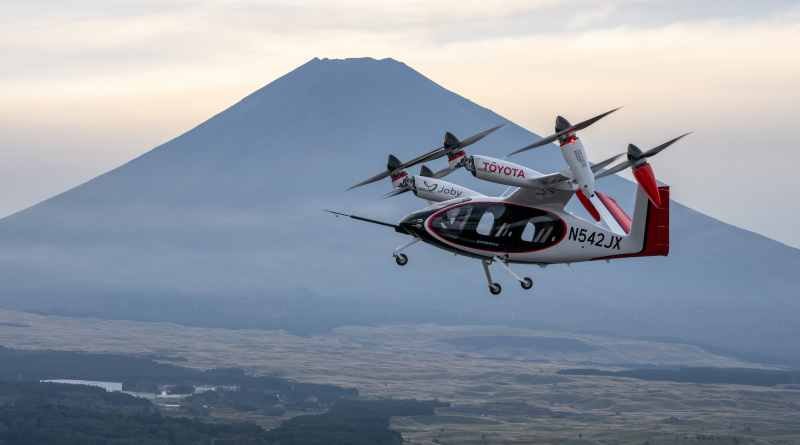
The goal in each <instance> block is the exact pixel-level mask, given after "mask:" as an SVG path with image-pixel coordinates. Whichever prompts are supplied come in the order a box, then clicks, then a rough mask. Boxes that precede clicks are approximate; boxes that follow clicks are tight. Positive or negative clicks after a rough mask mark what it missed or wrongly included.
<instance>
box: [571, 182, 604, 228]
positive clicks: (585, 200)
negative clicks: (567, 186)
mask: <svg viewBox="0 0 800 445" xmlns="http://www.w3.org/2000/svg"><path fill="white" fill-rule="evenodd" d="M575 194H576V195H577V196H578V201H580V202H581V204H583V207H584V208H585V209H586V211H587V212H589V214H590V215H592V218H594V220H595V221H600V212H598V211H597V209H596V208H595V207H594V204H592V201H589V198H587V197H586V195H584V194H583V190H581V189H578V191H577V192H575Z"/></svg>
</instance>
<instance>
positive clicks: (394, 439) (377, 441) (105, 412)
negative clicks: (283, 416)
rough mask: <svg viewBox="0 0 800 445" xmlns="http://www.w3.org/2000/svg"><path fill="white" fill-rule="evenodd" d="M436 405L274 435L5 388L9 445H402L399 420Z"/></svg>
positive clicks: (346, 404)
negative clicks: (393, 423)
mask: <svg viewBox="0 0 800 445" xmlns="http://www.w3.org/2000/svg"><path fill="white" fill-rule="evenodd" d="M440 406H446V404H442V403H439V402H435V401H417V400H339V401H337V402H336V403H335V404H334V405H333V407H332V408H331V409H330V410H329V411H328V412H327V413H325V414H319V415H306V416H299V417H295V418H293V419H290V420H288V421H286V422H284V423H283V424H282V425H281V426H280V427H279V428H277V429H275V430H271V431H265V430H264V429H262V428H260V427H258V426H256V425H253V424H248V423H207V422H202V421H199V420H197V419H193V418H184V417H169V416H164V415H162V414H160V413H159V411H158V409H156V407H155V406H154V405H152V404H151V403H150V402H149V401H147V400H145V399H140V398H136V397H133V396H129V395H127V394H124V393H110V392H106V391H105V390H103V389H101V388H95V387H89V386H82V385H64V384H57V383H0V444H4V445H29V444H45V443H46V444H49V445H78V444H81V445H82V444H107V445H129V444H130V445H133V444H143V445H184V444H187V445H188V444H231V445H232V444H244V445H248V444H265V445H397V444H401V443H402V437H401V436H400V434H399V433H397V432H396V431H393V430H391V429H390V427H389V422H390V418H391V417H394V416H417V415H424V416H430V415H433V414H434V411H435V409H436V408H437V407H440Z"/></svg>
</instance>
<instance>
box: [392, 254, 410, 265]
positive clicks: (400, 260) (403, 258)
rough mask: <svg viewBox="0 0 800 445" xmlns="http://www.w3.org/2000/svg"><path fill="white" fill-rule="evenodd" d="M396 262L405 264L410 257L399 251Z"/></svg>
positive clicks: (395, 258) (395, 257)
mask: <svg viewBox="0 0 800 445" xmlns="http://www.w3.org/2000/svg"><path fill="white" fill-rule="evenodd" d="M394 262H395V263H397V265H398V266H405V265H406V264H408V257H407V256H406V254H404V253H398V254H396V255H395V256H394Z"/></svg>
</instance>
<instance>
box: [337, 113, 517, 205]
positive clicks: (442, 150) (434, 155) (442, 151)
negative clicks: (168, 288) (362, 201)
mask: <svg viewBox="0 0 800 445" xmlns="http://www.w3.org/2000/svg"><path fill="white" fill-rule="evenodd" d="M504 125H505V124H500V125H496V126H494V127H492V128H489V129H486V130H483V131H481V132H480V133H476V134H474V135H472V136H470V137H468V138H466V139H464V140H462V141H459V142H458V143H457V144H455V145H450V146H447V147H445V146H444V145H442V146H440V147H436V148H434V149H433V150H431V151H429V152H427V153H425V154H423V155H420V156H417V157H416V158H414V159H412V160H410V161H408V162H403V163H402V164H400V165H398V166H396V168H395V170H405V169H407V168H409V167H413V166H415V165H417V164H421V163H423V162H428V161H433V160H435V159H439V158H441V157H443V156H446V155H447V154H448V153H451V152H454V151H456V150H461V149H463V148H464V147H466V146H468V145H472V144H474V143H476V142H478V141H480V140H481V139H483V138H485V137H486V136H488V135H489V134H491V133H493V132H494V131H496V130H497V129H499V128H501V127H503V126H504ZM452 139H455V137H454V136H453V138H452ZM448 173H449V172H448ZM391 174H392V172H391V171H384V172H381V173H378V174H377V175H375V176H373V177H371V178H369V179H366V180H364V181H361V182H359V183H358V184H356V185H353V186H351V187H349V188H348V189H347V190H353V189H354V188H357V187H361V186H364V185H367V184H372V183H373V182H377V181H380V180H381V179H383V178H386V177H388V176H389V175H391Z"/></svg>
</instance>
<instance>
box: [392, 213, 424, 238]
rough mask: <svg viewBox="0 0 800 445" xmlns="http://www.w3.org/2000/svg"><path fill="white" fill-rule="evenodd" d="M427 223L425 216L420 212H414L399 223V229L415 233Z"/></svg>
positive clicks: (402, 231) (399, 230)
mask: <svg viewBox="0 0 800 445" xmlns="http://www.w3.org/2000/svg"><path fill="white" fill-rule="evenodd" d="M424 225H425V216H423V215H420V214H418V213H412V214H411V215H408V216H406V217H405V218H403V220H402V221H400V223H399V224H397V231H398V232H401V233H408V234H411V235H415V234H418V233H420V232H421V231H422V230H423V228H424Z"/></svg>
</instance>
